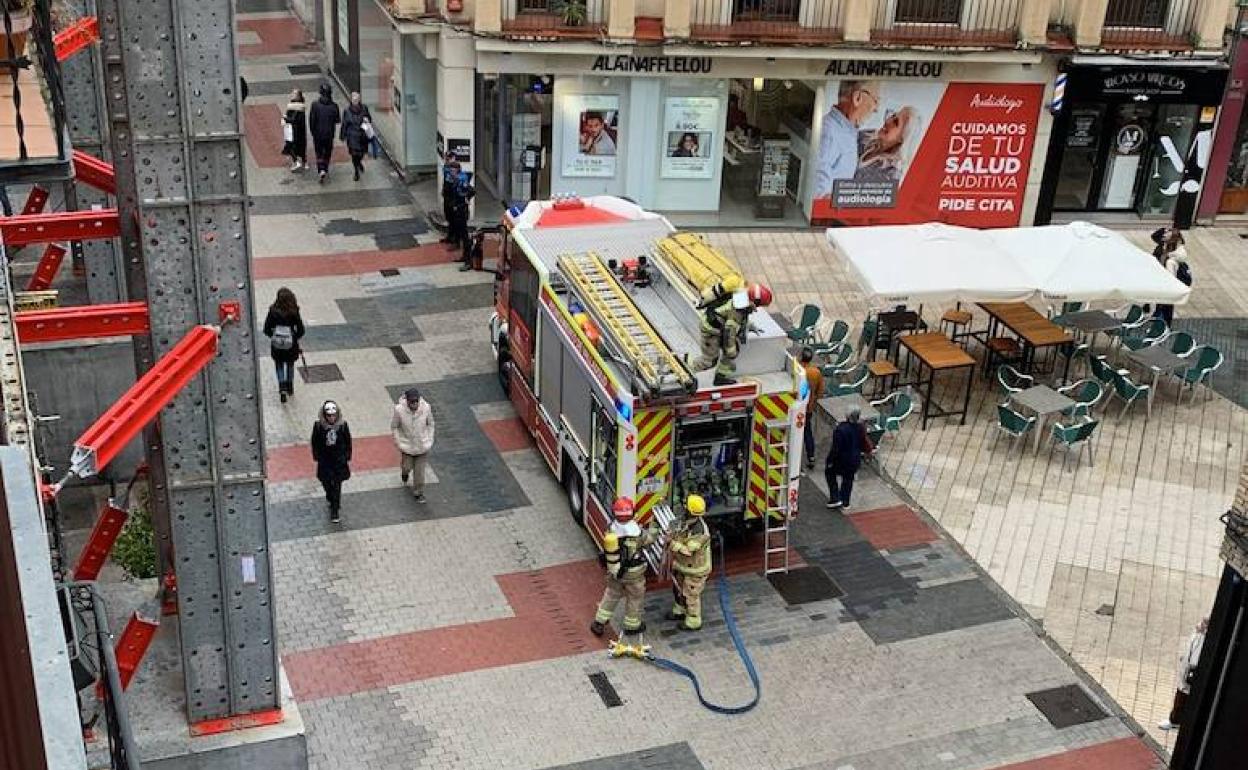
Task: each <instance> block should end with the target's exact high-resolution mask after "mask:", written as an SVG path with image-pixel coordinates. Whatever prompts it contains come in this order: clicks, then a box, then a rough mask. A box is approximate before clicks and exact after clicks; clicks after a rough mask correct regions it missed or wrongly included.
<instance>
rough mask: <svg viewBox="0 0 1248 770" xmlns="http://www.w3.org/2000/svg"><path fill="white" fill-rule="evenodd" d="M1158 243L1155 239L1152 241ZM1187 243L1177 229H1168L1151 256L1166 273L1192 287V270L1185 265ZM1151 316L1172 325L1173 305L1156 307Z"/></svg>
mask: <svg viewBox="0 0 1248 770" xmlns="http://www.w3.org/2000/svg"><path fill="white" fill-rule="evenodd" d="M1153 240H1154V241H1158V239H1157V238H1156V237H1154V239H1153ZM1186 243H1187V242H1186V241H1185V240H1184V239H1183V233H1181V232H1179V230H1178V228H1177V227H1172V228H1168V229H1167V230H1166V231H1165V234H1164V236H1163V237H1162V238H1161V239H1160V241H1159V242H1158V243H1157V248H1156V249H1155V250H1154V251H1153V256H1155V257H1156V258H1157V261H1158V262H1160V263H1161V266H1162V267H1164V268H1166V271H1167V272H1169V273H1170V275H1173V276H1174V277H1175V278H1177V279H1179V280H1180V281H1181V282H1183V284H1184V285H1186V286H1191V285H1192V269H1191V267H1189V266H1188V264H1187V246H1186V245H1185V244H1186ZM1153 315H1154V316H1156V317H1157V318H1160V319H1161V320H1163V321H1165V322H1166V326H1170V325H1171V324H1173V323H1174V305H1160V304H1159V305H1157V308H1156V309H1155V310H1154V311H1153Z"/></svg>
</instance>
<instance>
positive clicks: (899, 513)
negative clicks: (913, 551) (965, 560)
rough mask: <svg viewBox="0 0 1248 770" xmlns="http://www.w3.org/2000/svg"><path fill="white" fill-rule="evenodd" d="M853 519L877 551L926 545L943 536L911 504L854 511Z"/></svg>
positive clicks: (854, 523)
mask: <svg viewBox="0 0 1248 770" xmlns="http://www.w3.org/2000/svg"><path fill="white" fill-rule="evenodd" d="M848 516H849V521H850V523H851V524H853V525H854V527H855V528H856V529H857V530H858V531H859V532H861V533H862V534H863V536H864V537H866V538H867V542H869V543H871V545H872V546H874V547H875V548H876V550H880V551H891V550H897V549H901V548H909V547H912V546H916V545H924V544H926V543H931V542H934V541H936V540H939V539H940V536H939V535H937V534H936V533H935V532H933V531H932V528H931V527H929V526H927V525H926V524H924V523H923V521H922V520H921V519H919V517H918V516H917V515H915V513H914V511H912V510H910V508H908V507H907V506H904V505H899V506H895V507H892V508H881V509H876V510H873V511H852V512H850V513H849V514H848Z"/></svg>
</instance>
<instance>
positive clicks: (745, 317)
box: [693, 279, 771, 385]
mask: <svg viewBox="0 0 1248 770" xmlns="http://www.w3.org/2000/svg"><path fill="white" fill-rule="evenodd" d="M729 285H731V286H735V287H736V288H735V289H732V290H728V289H727V287H728V286H729ZM770 304H771V290H770V289H768V288H767V287H766V286H762V285H760V284H757V283H754V284H750V285H749V286H744V287H743V286H741V285H740V283H739V280H738V281H733V282H731V283H730V282H729V281H728V279H725V280H724V281H723V282H721V283H719V284H717V285H716V286H715V287H714V296H713V297H710V298H707V297H705V296H704V297H703V301H702V302H700V303H699V304H698V309H699V310H701V311H702V323H701V326H700V328H701V332H702V353H701V355H700V356H699V357H698V359H697V360H696V361H694V362H693V368H694V370H695V371H699V372H700V371H704V370H706V369H710V368H711V367H714V368H715V384H716V385H731V384H733V383H734V382H736V380H735V379H733V376H732V375H733V374H735V373H736V371H737V355H738V354H739V353H740V352H741V345H742V344H744V343H745V339H746V331H747V330H748V329H749V328H750V314H751V313H753V312H754V309H755V308H758V307H766V306H768V305H770Z"/></svg>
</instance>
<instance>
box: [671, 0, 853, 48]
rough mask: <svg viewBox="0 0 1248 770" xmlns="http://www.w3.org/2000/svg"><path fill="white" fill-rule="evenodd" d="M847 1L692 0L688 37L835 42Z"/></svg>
mask: <svg viewBox="0 0 1248 770" xmlns="http://www.w3.org/2000/svg"><path fill="white" fill-rule="evenodd" d="M847 5H848V2H847V0H692V7H691V8H690V19H689V22H690V24H689V27H690V29H689V36H690V37H691V38H693V39H695V40H703V41H707V42H745V41H752V42H761V43H779V44H785V43H789V44H792V43H835V42H840V41H841V39H842V29H843V26H842V25H843V23H844V13H845V7H846V6H847Z"/></svg>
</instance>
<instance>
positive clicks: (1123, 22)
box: [1101, 0, 1201, 50]
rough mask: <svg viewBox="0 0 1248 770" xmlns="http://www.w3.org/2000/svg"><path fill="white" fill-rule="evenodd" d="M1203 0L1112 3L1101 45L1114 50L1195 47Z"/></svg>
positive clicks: (1117, 1)
mask: <svg viewBox="0 0 1248 770" xmlns="http://www.w3.org/2000/svg"><path fill="white" fill-rule="evenodd" d="M1200 5H1201V3H1200V2H1199V0H1109V7H1108V9H1107V10H1106V12H1105V27H1104V29H1103V30H1102V32H1101V46H1102V47H1104V48H1114V49H1124V48H1129V49H1166V50H1173V49H1176V48H1177V49H1185V48H1191V47H1192V43H1193V38H1194V35H1195V32H1196V26H1197V23H1198V15H1199V13H1200Z"/></svg>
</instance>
